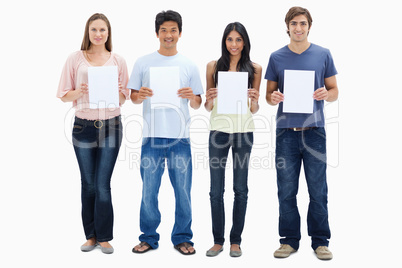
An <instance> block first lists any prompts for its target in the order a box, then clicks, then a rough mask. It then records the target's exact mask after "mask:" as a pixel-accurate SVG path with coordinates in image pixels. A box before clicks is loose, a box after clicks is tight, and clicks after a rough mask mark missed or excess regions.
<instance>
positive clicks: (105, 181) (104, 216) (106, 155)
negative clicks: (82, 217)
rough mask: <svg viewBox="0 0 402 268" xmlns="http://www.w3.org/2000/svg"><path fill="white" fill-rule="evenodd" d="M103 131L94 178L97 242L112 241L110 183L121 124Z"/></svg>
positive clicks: (118, 146) (121, 133)
mask: <svg viewBox="0 0 402 268" xmlns="http://www.w3.org/2000/svg"><path fill="white" fill-rule="evenodd" d="M101 131H102V130H101ZM104 131H105V133H102V134H101V138H100V140H99V147H98V150H97V161H96V162H97V166H96V176H95V177H96V185H95V192H96V199H95V230H96V239H97V240H98V241H99V242H107V241H110V240H112V239H113V220H114V214H113V205H112V194H111V188H110V181H111V178H112V174H113V169H114V166H115V163H116V160H117V156H118V154H119V149H120V145H121V141H122V136H123V132H122V131H123V129H122V125H121V124H120V125H117V126H108V127H105V128H104Z"/></svg>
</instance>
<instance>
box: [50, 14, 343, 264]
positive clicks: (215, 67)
mask: <svg viewBox="0 0 402 268" xmlns="http://www.w3.org/2000/svg"><path fill="white" fill-rule="evenodd" d="M285 21H286V26H287V28H288V34H289V36H290V44H289V45H287V46H285V47H283V48H282V49H280V50H278V51H276V52H274V53H272V55H271V57H270V60H269V64H268V68H267V71H266V74H265V79H267V80H268V81H267V94H266V99H267V102H268V103H269V104H271V105H277V104H279V107H278V114H277V133H276V137H277V138H276V162H277V165H276V168H277V182H278V199H279V211H280V218H279V235H280V236H281V237H282V239H281V240H280V243H281V247H280V248H279V249H278V250H277V251H275V253H274V256H275V257H279V258H283V257H287V256H289V255H290V254H291V253H293V252H295V251H297V249H298V247H299V241H300V238H301V236H300V216H299V213H298V210H297V204H296V195H297V191H298V181H299V173H300V167H301V163H302V162H303V164H304V170H305V174H306V180H307V184H308V190H309V195H310V205H309V211H308V218H307V222H308V231H309V235H310V236H311V237H312V248H313V250H315V252H316V254H317V257H318V258H320V259H331V258H332V253H331V252H330V251H329V250H328V239H329V238H330V230H329V225H328V209H327V184H326V149H325V148H326V139H325V130H324V126H325V121H324V115H323V107H324V100H326V101H335V100H336V99H337V96H338V89H337V84H336V78H335V75H336V74H337V72H336V69H335V66H334V64H333V60H332V57H331V54H330V52H329V50H327V49H324V48H322V47H320V46H317V45H315V44H312V43H310V42H308V39H307V36H308V33H309V30H310V27H311V25H312V19H311V15H310V13H309V12H308V10H306V9H304V8H301V7H293V8H291V9H290V10H289V12H288V13H287V15H286V19H285ZM155 32H156V36H157V37H158V38H159V41H160V47H159V50H158V51H155V52H153V53H151V54H149V55H146V56H143V57H141V58H139V59H138V60H137V61H136V63H135V65H134V68H133V70H132V74H131V76H130V79H128V72H127V66H126V63H125V61H124V59H123V58H121V57H120V56H118V55H116V54H115V53H112V52H111V51H112V42H111V27H110V23H109V21H108V20H107V18H106V17H105V16H104V15H102V14H94V15H93V16H92V17H91V18H89V20H88V21H87V24H86V28H85V34H84V39H83V43H82V47H81V50H80V51H78V52H75V53H73V54H72V55H70V57H69V58H68V59H67V62H66V64H65V66H64V68H63V72H62V76H61V79H60V84H59V89H58V93H57V97H59V98H61V99H62V100H63V101H65V102H73V105H74V107H75V109H76V114H75V115H76V117H75V122H74V128H73V145H74V149H75V153H76V157H77V161H78V164H79V168H80V172H81V185H82V189H81V193H82V194H81V196H82V221H83V226H84V231H85V235H86V239H87V242H86V243H85V244H84V245H82V246H81V250H82V251H91V250H92V249H94V248H95V247H96V246H97V245H100V247H101V249H102V251H103V252H104V253H112V252H113V247H112V246H111V245H110V244H109V241H111V240H112V239H113V207H112V202H111V189H110V180H111V176H112V172H113V168H114V165H115V162H116V159H117V155H118V152H119V148H120V144H121V140H122V124H121V120H120V108H119V107H117V108H114V109H109V108H105V109H92V108H90V104H89V97H88V68H89V67H94V66H117V69H118V81H119V102H120V105H122V104H123V103H124V102H125V100H126V99H129V98H131V100H132V102H133V103H135V104H141V103H142V104H143V120H144V127H143V133H142V134H143V143H142V148H141V167H140V173H141V177H142V181H143V190H142V201H141V208H140V229H141V232H142V234H141V235H140V237H139V240H140V243H139V244H138V245H137V246H135V247H134V248H133V250H132V251H133V252H134V253H145V252H147V251H149V250H152V249H156V248H158V246H159V245H158V242H159V234H158V233H157V228H158V226H159V224H160V221H161V214H160V212H159V208H158V193H159V187H160V185H161V178H162V175H163V172H164V170H165V162H166V166H167V169H168V172H169V177H170V181H171V184H172V186H173V189H174V194H175V199H176V210H175V224H174V227H173V230H172V235H171V240H172V243H173V245H174V248H175V249H177V250H178V251H179V252H180V253H182V254H185V255H191V254H194V253H195V249H194V247H193V246H194V244H193V242H192V241H191V239H192V236H193V233H192V230H191V223H192V211H191V195H190V191H191V184H192V166H191V146H190V136H189V121H190V114H189V108H188V106H189V105H190V107H191V108H193V109H198V108H199V107H200V106H201V103H202V99H201V95H202V94H203V93H204V92H203V88H202V83H201V80H200V76H199V71H198V68H197V66H196V65H195V64H194V63H193V62H192V61H191V60H189V59H188V58H186V57H185V56H183V55H182V54H180V53H179V52H178V50H177V42H178V40H179V38H180V37H181V33H182V19H181V16H180V14H179V13H177V12H175V11H171V10H169V11H166V12H165V11H163V12H160V13H159V14H157V16H156V19H155ZM250 47H251V45H250V40H249V36H248V34H247V31H246V29H245V27H244V26H243V25H242V24H241V23H238V22H235V23H230V24H229V25H227V27H226V29H225V31H224V34H223V37H222V54H221V57H220V58H219V59H218V60H217V61H211V62H210V63H208V65H207V72H206V73H207V91H206V94H205V95H206V101H205V108H206V110H207V111H209V112H211V118H210V131H211V132H210V136H209V167H210V176H211V177H210V180H211V186H210V187H211V188H210V202H211V214H212V233H213V237H214V245H213V247H211V248H210V249H209V250H208V251H207V256H211V257H212V256H217V255H218V254H219V253H220V252H222V251H223V245H224V242H225V238H224V229H225V228H224V227H225V210H224V202H223V195H224V191H225V166H226V161H227V158H228V152H229V149H230V148H232V157H233V190H234V206H233V224H232V229H231V232H230V244H231V247H230V256H232V257H239V256H241V255H242V250H241V248H240V244H241V240H242V239H241V234H242V231H243V228H244V222H245V215H246V208H247V198H248V197H247V195H248V186H247V178H248V166H249V159H250V154H251V149H252V145H253V131H254V124H253V121H252V114H254V113H256V112H257V111H258V109H259V104H258V99H259V95H260V94H259V87H260V83H261V77H262V67H261V66H260V65H258V64H257V63H255V62H252V61H251V59H250V56H249V54H250ZM155 67H178V68H179V77H180V87H179V89H178V90H177V92H176V93H177V95H178V96H179V97H180V105H179V107H175V108H174V109H169V108H168V109H166V108H165V109H154V107H152V104H151V98H152V96H153V95H154V90H153V89H152V87H151V85H150V83H151V78H150V72H151V69H152V68H155ZM285 70H308V71H314V89H315V92H314V109H313V113H312V114H303V113H286V112H284V111H283V101H284V98H285V95H286V92H284V71H285ZM221 71H223V72H246V73H247V74H248V88H249V89H248V104H247V107H248V108H247V112H246V113H244V114H221V113H220V114H218V112H217V106H218V101H217V100H218V98H219V92H218V88H219V75H218V72H221ZM128 89H131V95H130V94H129V91H128ZM222 118H226V120H222ZM228 122H230V123H228ZM239 122H240V123H239ZM279 161H280V162H281V165H278V162H279ZM214 163H220V164H219V165H216V164H214ZM222 163H223V164H222Z"/></svg>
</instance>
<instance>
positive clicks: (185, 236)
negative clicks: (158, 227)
mask: <svg viewBox="0 0 402 268" xmlns="http://www.w3.org/2000/svg"><path fill="white" fill-rule="evenodd" d="M168 141H169V146H168V147H167V148H168V150H167V166H168V171H169V177H170V182H171V184H172V186H173V189H174V194H175V199H176V207H175V223H174V226H173V230H172V235H171V240H172V243H173V245H178V244H180V243H183V242H188V243H190V244H191V245H193V242H191V239H192V238H193V232H192V231H191V223H192V212H191V184H192V160H191V146H190V139H168Z"/></svg>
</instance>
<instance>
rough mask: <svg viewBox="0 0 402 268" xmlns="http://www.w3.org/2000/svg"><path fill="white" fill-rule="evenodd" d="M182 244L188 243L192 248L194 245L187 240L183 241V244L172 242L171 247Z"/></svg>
mask: <svg viewBox="0 0 402 268" xmlns="http://www.w3.org/2000/svg"><path fill="white" fill-rule="evenodd" d="M182 243H189V244H190V245H191V246H192V247H193V246H194V243H193V242H191V241H189V240H184V241H183V242H179V243H175V242H173V245H174V246H177V245H180V244H182Z"/></svg>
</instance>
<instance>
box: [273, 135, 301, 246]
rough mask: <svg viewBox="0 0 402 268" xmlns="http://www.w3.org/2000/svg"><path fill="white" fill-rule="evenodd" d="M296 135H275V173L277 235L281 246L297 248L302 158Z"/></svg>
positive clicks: (299, 236) (299, 235)
mask: <svg viewBox="0 0 402 268" xmlns="http://www.w3.org/2000/svg"><path fill="white" fill-rule="evenodd" d="M298 135H299V132H294V131H289V130H286V129H277V131H276V156H275V164H276V172H277V185H278V199H279V235H280V236H281V237H282V238H281V239H280V243H281V244H289V245H290V246H292V247H293V248H294V249H296V250H297V249H298V248H299V241H300V238H301V234H300V214H299V210H298V208H297V199H296V196H297V193H298V189H299V175H300V168H301V161H302V156H301V153H300V149H299V141H298Z"/></svg>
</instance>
